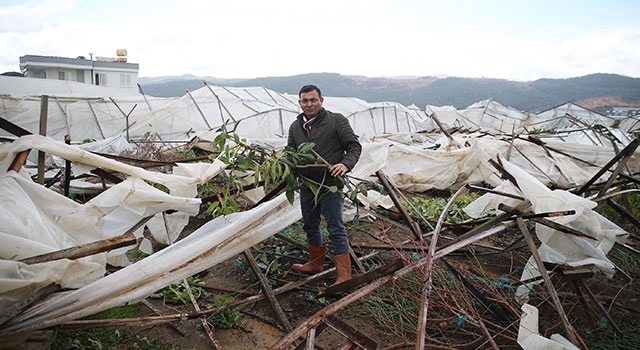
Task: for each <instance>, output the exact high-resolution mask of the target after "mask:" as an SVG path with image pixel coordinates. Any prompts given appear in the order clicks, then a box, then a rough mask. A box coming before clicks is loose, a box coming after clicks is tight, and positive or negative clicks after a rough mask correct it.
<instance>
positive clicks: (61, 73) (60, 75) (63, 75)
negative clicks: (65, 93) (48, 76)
mask: <svg viewBox="0 0 640 350" xmlns="http://www.w3.org/2000/svg"><path fill="white" fill-rule="evenodd" d="M58 80H67V79H66V74H65V72H58Z"/></svg>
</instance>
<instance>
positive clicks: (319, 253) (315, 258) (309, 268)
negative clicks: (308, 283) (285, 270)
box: [292, 245, 327, 275]
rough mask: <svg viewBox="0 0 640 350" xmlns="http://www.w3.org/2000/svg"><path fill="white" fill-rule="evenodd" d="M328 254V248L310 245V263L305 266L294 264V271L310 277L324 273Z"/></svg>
mask: <svg viewBox="0 0 640 350" xmlns="http://www.w3.org/2000/svg"><path fill="white" fill-rule="evenodd" d="M326 253H327V246H324V245H322V246H319V247H317V246H313V245H310V246H309V261H308V262H307V263H306V264H304V265H302V264H293V266H292V267H293V269H294V270H296V271H298V272H302V273H306V274H309V275H313V274H316V273H318V272H322V271H323V270H324V267H323V266H322V265H323V264H324V257H325V254H326Z"/></svg>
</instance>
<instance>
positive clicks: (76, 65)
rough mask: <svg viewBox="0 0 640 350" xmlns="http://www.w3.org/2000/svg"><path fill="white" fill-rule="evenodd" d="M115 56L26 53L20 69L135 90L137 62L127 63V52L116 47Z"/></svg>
mask: <svg viewBox="0 0 640 350" xmlns="http://www.w3.org/2000/svg"><path fill="white" fill-rule="evenodd" d="M117 55H118V57H115V58H110V57H95V58H94V57H93V56H92V57H91V58H90V59H87V58H86V57H84V56H78V57H77V58H66V57H52V56H36V55H25V56H21V57H20V70H21V71H22V73H23V74H24V76H25V77H28V78H39V79H55V80H68V81H76V82H80V83H86V84H92V85H99V86H104V87H111V88H123V89H134V90H135V89H137V85H138V69H139V65H138V64H137V63H128V62H127V51H126V50H117Z"/></svg>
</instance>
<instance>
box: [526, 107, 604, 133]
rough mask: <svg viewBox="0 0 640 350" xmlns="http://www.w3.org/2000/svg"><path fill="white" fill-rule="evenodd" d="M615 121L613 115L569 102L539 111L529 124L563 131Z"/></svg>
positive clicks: (543, 128) (531, 126)
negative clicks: (608, 115)
mask: <svg viewBox="0 0 640 350" xmlns="http://www.w3.org/2000/svg"><path fill="white" fill-rule="evenodd" d="M613 122H614V119H613V118H611V117H607V116H605V115H603V114H600V113H598V112H594V111H592V110H590V109H587V108H584V107H582V106H579V105H577V104H575V103H572V102H567V103H564V104H562V105H560V106H556V107H553V108H550V109H548V110H546V111H542V112H540V113H537V114H536V115H535V116H534V118H533V120H532V121H531V123H530V124H529V127H530V128H537V129H542V130H547V131H551V130H553V131H561V130H566V129H581V128H584V127H588V126H592V125H594V124H599V125H603V126H611V125H612V124H613Z"/></svg>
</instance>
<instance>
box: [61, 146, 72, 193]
mask: <svg viewBox="0 0 640 350" xmlns="http://www.w3.org/2000/svg"><path fill="white" fill-rule="evenodd" d="M64 143H66V144H67V145H70V144H71V136H69V135H65V136H64ZM62 186H63V191H64V192H63V194H64V196H65V197H67V198H68V197H69V192H70V188H69V186H71V162H70V161H69V160H65V161H64V184H63V185H62Z"/></svg>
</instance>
